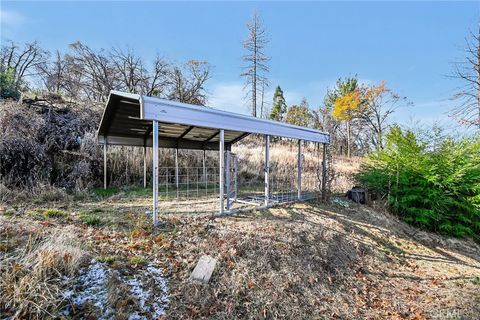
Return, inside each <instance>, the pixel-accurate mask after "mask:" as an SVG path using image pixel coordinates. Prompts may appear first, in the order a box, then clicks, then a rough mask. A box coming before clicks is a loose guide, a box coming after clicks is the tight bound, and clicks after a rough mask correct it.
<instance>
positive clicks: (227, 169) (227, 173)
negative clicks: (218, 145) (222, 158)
mask: <svg viewBox="0 0 480 320" xmlns="http://www.w3.org/2000/svg"><path fill="white" fill-rule="evenodd" d="M225 185H226V194H227V210H230V150H227V151H226V165H225Z"/></svg>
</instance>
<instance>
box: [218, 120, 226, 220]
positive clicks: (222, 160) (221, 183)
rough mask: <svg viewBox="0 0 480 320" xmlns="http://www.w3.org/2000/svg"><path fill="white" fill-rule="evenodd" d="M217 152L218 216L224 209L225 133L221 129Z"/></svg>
mask: <svg viewBox="0 0 480 320" xmlns="http://www.w3.org/2000/svg"><path fill="white" fill-rule="evenodd" d="M218 143H219V146H218V147H219V148H218V149H219V152H218V158H219V169H218V174H219V198H220V214H223V212H224V208H223V197H224V192H223V187H224V183H225V182H224V176H223V175H224V173H225V170H224V168H225V158H224V153H225V152H224V150H225V131H224V130H223V129H222V130H220V140H219V142H218Z"/></svg>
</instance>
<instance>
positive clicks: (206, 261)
mask: <svg viewBox="0 0 480 320" xmlns="http://www.w3.org/2000/svg"><path fill="white" fill-rule="evenodd" d="M216 264H217V259H215V258H212V257H210V256H201V257H200V260H198V263H197V266H196V267H195V269H193V272H192V274H191V276H190V279H191V280H194V281H200V282H201V283H208V281H209V280H210V277H211V276H212V273H213V270H214V269H215V265H216Z"/></svg>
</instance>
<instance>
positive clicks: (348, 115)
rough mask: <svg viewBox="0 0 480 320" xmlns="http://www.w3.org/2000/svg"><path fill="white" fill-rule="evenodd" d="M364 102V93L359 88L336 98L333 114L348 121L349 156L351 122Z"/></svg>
mask: <svg viewBox="0 0 480 320" xmlns="http://www.w3.org/2000/svg"><path fill="white" fill-rule="evenodd" d="M361 104H362V93H361V91H360V90H359V89H358V88H357V89H355V90H353V91H351V92H347V93H345V94H344V95H341V96H339V97H337V99H335V104H334V107H333V111H332V116H333V117H334V118H335V119H337V120H342V121H346V122H347V156H348V157H350V153H351V152H350V151H351V150H350V145H351V141H350V140H351V129H350V122H351V121H352V120H353V118H355V117H356V116H357V115H358V114H359V112H360V110H359V109H360V107H361Z"/></svg>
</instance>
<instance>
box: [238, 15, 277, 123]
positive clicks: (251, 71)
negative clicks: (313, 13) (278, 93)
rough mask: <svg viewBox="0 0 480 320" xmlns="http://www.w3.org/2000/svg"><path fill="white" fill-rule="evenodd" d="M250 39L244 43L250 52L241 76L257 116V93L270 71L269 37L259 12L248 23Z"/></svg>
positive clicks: (245, 56)
mask: <svg viewBox="0 0 480 320" xmlns="http://www.w3.org/2000/svg"><path fill="white" fill-rule="evenodd" d="M247 28H248V38H247V39H246V40H245V41H244V42H243V47H244V48H245V49H246V50H247V51H248V53H247V54H246V55H244V56H243V61H245V62H246V64H247V66H246V67H245V70H244V72H243V73H242V74H241V76H242V77H244V78H245V88H249V89H248V92H247V97H250V99H251V108H252V115H253V116H254V117H256V116H257V93H258V91H260V90H258V88H259V86H261V85H262V83H267V78H266V76H265V74H266V73H267V72H268V71H269V68H268V64H267V62H268V61H269V60H270V59H269V57H268V56H267V55H266V54H265V53H264V51H263V50H264V49H265V46H266V45H267V44H268V41H269V40H268V36H267V33H266V31H265V28H264V26H263V22H262V20H261V18H260V16H259V15H258V14H257V12H254V13H253V17H252V20H251V21H250V22H249V23H247Z"/></svg>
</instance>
